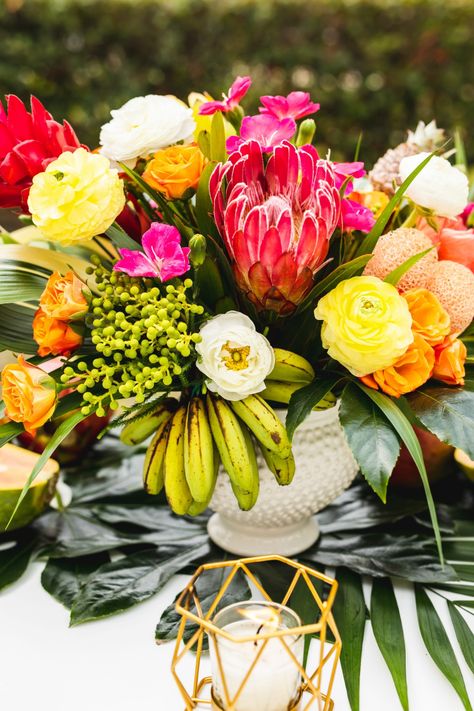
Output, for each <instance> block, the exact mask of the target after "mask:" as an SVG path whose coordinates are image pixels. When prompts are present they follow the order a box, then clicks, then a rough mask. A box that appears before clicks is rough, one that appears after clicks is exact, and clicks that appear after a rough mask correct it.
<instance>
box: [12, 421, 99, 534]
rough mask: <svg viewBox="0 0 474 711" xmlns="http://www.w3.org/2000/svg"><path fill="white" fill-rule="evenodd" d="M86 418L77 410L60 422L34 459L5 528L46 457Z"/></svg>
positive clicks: (46, 459)
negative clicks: (34, 461) (34, 462)
mask: <svg viewBox="0 0 474 711" xmlns="http://www.w3.org/2000/svg"><path fill="white" fill-rule="evenodd" d="M85 418H86V415H83V414H82V412H81V411H80V410H79V412H75V413H73V414H72V415H70V417H68V419H67V420H64V422H61V424H60V425H59V426H58V428H57V430H56V431H55V433H54V434H53V435H52V437H51V439H50V440H49V442H48V444H47V445H46V447H45V448H44V450H43V451H42V453H41V455H40V456H39V458H38V459H37V461H36V464H35V466H34V467H33V471H32V472H31V474H30V475H29V477H28V479H27V481H26V484H25V485H24V487H23V489H22V491H21V494H20V496H19V497H18V501H17V502H16V505H15V509H14V511H13V513H12V515H11V516H10V520H9V522H8V523H7V528H8V526H9V525H10V523H11V521H12V519H13V517H14V516H15V514H16V512H17V510H18V507H19V506H20V504H21V502H22V501H23V499H24V498H25V496H26V493H27V491H28V489H29V488H30V486H31V484H32V483H33V482H34V480H35V479H36V477H37V476H38V474H39V473H40V471H41V470H42V468H43V467H44V465H45V464H46V462H47V461H48V459H49V458H50V457H51V455H52V454H53V453H54V451H55V450H56V449H57V447H59V445H60V444H61V442H62V441H63V439H65V438H66V437H67V436H68V434H69V433H70V432H72V430H73V429H74V427H75V426H76V425H78V424H79V422H82V420H84V419H85Z"/></svg>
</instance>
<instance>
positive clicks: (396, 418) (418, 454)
mask: <svg viewBox="0 0 474 711" xmlns="http://www.w3.org/2000/svg"><path fill="white" fill-rule="evenodd" d="M358 387H360V388H361V389H362V390H363V391H364V392H365V393H366V394H367V395H368V396H369V397H370V398H371V399H372V400H373V401H374V403H375V404H376V405H377V406H378V407H379V408H380V409H381V410H382V412H383V413H384V415H385V416H386V418H387V419H388V420H389V421H390V423H391V425H392V426H393V428H394V429H395V431H396V432H397V434H398V436H399V437H400V439H401V440H402V442H403V443H404V444H405V446H406V448H407V449H408V451H409V453H410V455H411V457H412V459H413V461H414V462H415V464H416V467H417V469H418V471H419V473H420V478H421V481H422V484H423V488H424V490H425V496H426V501H427V503H428V510H429V512H430V517H431V522H432V524H433V531H434V536H435V540H436V545H437V547H438V554H439V559H440V562H441V563H443V561H444V556H443V545H442V542H441V531H440V528H439V523H438V516H437V514H436V508H435V505H434V501H433V496H432V494H431V488H430V482H429V479H428V474H427V472H426V467H425V460H424V458H423V452H422V449H421V445H420V442H419V440H418V437H417V436H416V434H415V431H414V429H413V426H412V425H411V423H410V421H409V420H408V419H407V417H406V416H405V415H404V414H403V412H402V410H401V409H400V408H399V407H398V406H397V405H396V404H395V403H394V401H393V400H392V399H391V398H389V397H387V395H384V394H383V393H380V392H378V391H377V390H372V389H371V388H366V387H365V386H364V385H362V384H359V383H358Z"/></svg>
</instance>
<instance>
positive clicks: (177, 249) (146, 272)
mask: <svg viewBox="0 0 474 711" xmlns="http://www.w3.org/2000/svg"><path fill="white" fill-rule="evenodd" d="M142 246H143V250H144V252H140V251H139V250H134V249H119V250H118V251H119V253H120V256H121V257H122V259H119V261H118V262H117V263H116V264H114V269H115V271H117V272H125V274H128V275H129V276H133V277H156V278H157V279H160V280H161V281H168V279H173V277H177V276H180V275H181V274H185V272H187V271H189V252H190V249H189V247H181V235H180V234H179V231H178V230H177V229H176V227H172V226H171V225H164V224H162V223H161V222H153V223H152V224H151V227H150V229H149V230H147V231H146V232H145V234H144V235H143V237H142Z"/></svg>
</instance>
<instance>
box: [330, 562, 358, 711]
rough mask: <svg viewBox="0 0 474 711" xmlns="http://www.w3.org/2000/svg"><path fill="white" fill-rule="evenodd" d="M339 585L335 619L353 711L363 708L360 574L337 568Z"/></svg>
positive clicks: (345, 679) (342, 665)
mask: <svg viewBox="0 0 474 711" xmlns="http://www.w3.org/2000/svg"><path fill="white" fill-rule="evenodd" d="M336 579H337V581H338V583H339V587H338V590H337V595H336V598H335V601H334V609H333V611H334V618H335V621H336V625H337V628H338V630H339V634H340V635H341V640H342V652H341V668H342V673H343V675H344V681H345V683H346V690H347V696H348V699H349V704H350V707H351V709H352V711H359V709H360V668H361V662H362V644H363V641H364V632H365V620H366V606H365V602H364V593H363V592H362V580H361V578H360V576H359V575H357V574H356V573H353V572H352V571H350V570H346V569H345V568H338V570H337V571H336Z"/></svg>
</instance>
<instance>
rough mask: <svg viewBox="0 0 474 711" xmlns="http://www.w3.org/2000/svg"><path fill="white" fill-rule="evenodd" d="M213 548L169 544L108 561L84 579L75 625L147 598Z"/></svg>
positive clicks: (73, 616) (74, 612)
mask: <svg viewBox="0 0 474 711" xmlns="http://www.w3.org/2000/svg"><path fill="white" fill-rule="evenodd" d="M209 551H210V545H209V543H201V544H199V545H198V546H196V547H195V548H187V547H185V548H180V547H177V546H168V547H163V548H160V550H156V549H154V550H148V551H141V552H139V553H131V554H130V555H128V556H126V558H125V560H122V559H121V560H116V561H113V562H111V563H105V565H103V566H101V567H100V568H99V569H98V570H96V571H95V573H94V574H93V575H92V576H90V578H88V579H87V580H86V581H85V582H84V584H83V585H82V587H81V589H80V591H79V594H78V595H77V596H76V598H75V600H74V604H73V606H72V609H71V626H74V625H78V624H82V623H83V622H88V621H90V620H97V619H99V618H101V617H107V616H108V615H113V614H115V613H117V612H121V611H122V610H127V609H128V608H129V607H132V606H133V605H136V604H137V603H139V602H142V601H143V600H147V599H148V598H149V597H151V596H152V595H154V594H155V593H156V592H158V590H160V588H162V587H163V585H164V584H165V583H167V582H168V580H169V579H170V578H171V577H172V576H173V575H174V574H175V573H177V572H179V571H180V570H182V569H183V568H184V567H185V566H186V565H188V563H191V562H193V563H194V562H195V561H196V560H197V559H199V558H200V557H202V556H205V555H206V554H207V553H209Z"/></svg>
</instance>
